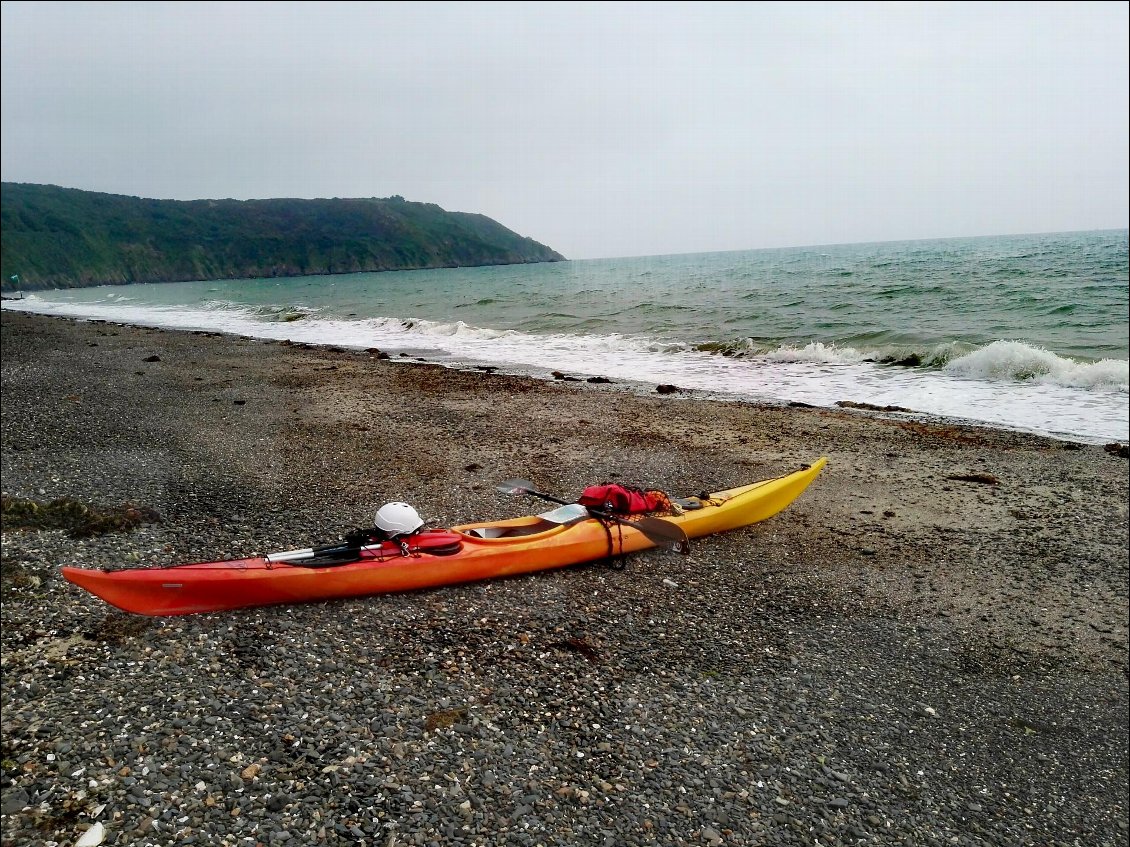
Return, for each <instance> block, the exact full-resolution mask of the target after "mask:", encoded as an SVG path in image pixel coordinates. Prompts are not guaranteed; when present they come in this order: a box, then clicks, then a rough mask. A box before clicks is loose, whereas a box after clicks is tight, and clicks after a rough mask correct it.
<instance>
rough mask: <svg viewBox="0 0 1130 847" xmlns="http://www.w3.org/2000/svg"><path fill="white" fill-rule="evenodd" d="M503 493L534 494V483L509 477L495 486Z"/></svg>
mask: <svg viewBox="0 0 1130 847" xmlns="http://www.w3.org/2000/svg"><path fill="white" fill-rule="evenodd" d="M495 488H497V489H498V490H499V491H501V492H502V493H503V494H534V493H535V492H534V484H533V483H532V482H528V481H526V480H524V479H508V480H506V481H505V482H500V483H499V484H498V485H496V486H495Z"/></svg>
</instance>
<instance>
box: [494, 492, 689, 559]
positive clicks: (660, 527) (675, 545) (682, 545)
mask: <svg viewBox="0 0 1130 847" xmlns="http://www.w3.org/2000/svg"><path fill="white" fill-rule="evenodd" d="M496 487H497V488H498V490H499V491H501V492H503V493H504V494H529V495H531V496H533V497H540V498H541V499H542V500H548V501H549V502H551V503H562V504H564V505H572V504H571V503H570V502H569V501H568V500H562V499H561V498H560V497H554V496H553V495H552V494H545V493H543V492H541V491H538V490H537V489H535V488H534V484H533V483H532V482H528V481H526V480H524V479H508V480H506V481H505V482H501V483H499V484H498V485H497V486H496ZM589 514H591V515H594V516H596V517H598V518H603V519H604V520H607V521H613V522H614V523H618V524H623V525H624V526H630V527H632V528H633V529H638V530H639V531H640V532H642V533H643V534H644V535H646V536H647V537H648V538H649V539H651V540H652V541H654V542H655V543H656V544H658V545H660V546H664V547H670V548H671V549H672V550H674V551H676V552H678V553H684V554H685V553H690V552H691V542H690V539H688V538H687V534H686V533H685V532H684V531H683V528H682V527H681V526H677V525H675V524H673V523H671V522H670V521H665V520H663V519H662V518H653V517H648V516H646V515H645V516H644V517H641V518H639V519H638V520H628V519H626V518H621V517H617V516H616V515H613V514H611V513H609V512H604V511H601V510H600V509H593V508H591V507H590V508H589Z"/></svg>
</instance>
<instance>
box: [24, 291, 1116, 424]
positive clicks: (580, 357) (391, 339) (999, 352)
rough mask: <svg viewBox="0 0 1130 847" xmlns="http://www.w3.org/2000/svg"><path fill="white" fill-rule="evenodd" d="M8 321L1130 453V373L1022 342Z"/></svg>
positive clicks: (400, 324) (104, 311) (42, 304)
mask: <svg viewBox="0 0 1130 847" xmlns="http://www.w3.org/2000/svg"><path fill="white" fill-rule="evenodd" d="M3 307H4V308H5V309H13V310H20V311H29V312H40V313H45V314H53V315H63V316H69V317H76V318H87V319H101V320H107V321H116V322H121V323H127V324H138V325H143V326H159V327H168V328H174V329H194V330H209V331H220V332H226V333H230V334H234V335H242V336H247V337H252V338H264V339H272V340H279V341H281V340H290V341H294V342H300V343H309V344H332V345H338V346H344V347H353V348H356V349H368V348H373V347H376V348H380V349H382V350H386V351H388V352H395V351H397V350H400V351H413V350H415V351H418V350H420V349H427V350H429V351H434V352H435V353H439V354H442V355H443V356H446V357H449V358H450V359H451V361H452V362H453V363H454V364H457V365H458V364H472V363H473V364H481V363H484V362H485V363H490V364H494V365H497V366H499V367H502V368H504V369H510V370H514V371H517V372H527V373H540V374H546V373H548V372H549V371H550V370H560V371H563V372H569V373H571V374H575V375H581V376H603V377H607V378H609V379H612V380H622V381H630V382H639V383H661V384H662V383H669V384H673V385H677V386H679V387H681V388H687V389H698V390H701V391H705V392H710V393H713V394H718V395H723V396H729V397H734V398H742V399H751V400H759V401H763V402H802V403H808V404H811V405H815V406H833V405H834V404H835V403H837V402H838V401H841V400H852V401H855V402H861V403H871V404H874V405H877V406H901V407H905V408H910V409H913V410H915V411H917V412H920V413H924V414H931V415H939V416H944V417H952V418H962V419H967V420H972V421H979V422H982V423H986V424H989V425H994V426H1001V427H1004V428H1008V429H1018V430H1022V431H1030V432H1036V433H1040V434H1045V435H1052V436H1056V437H1067V438H1075V439H1079V440H1085V441H1094V442H1098V443H1101V442H1103V441H1110V440H1121V441H1125V440H1130V437H1128V429H1130V412H1128V404H1127V387H1126V383H1127V376H1126V374H1127V363H1125V362H1115V361H1105V362H1098V363H1095V364H1084V363H1076V362H1073V361H1071V360H1069V359H1064V358H1062V357H1059V356H1056V355H1055V354H1052V353H1050V352H1048V351H1045V350H1040V349H1039V348H1035V347H1031V346H1029V345H1025V344H1021V343H1019V342H1006V341H1001V342H995V343H994V344H990V345H988V346H987V347H984V348H981V349H979V350H976V351H973V352H972V353H969V354H966V355H963V356H959V357H957V358H954V359H952V360H951V361H949V362H948V363H947V364H946V365H945V366H944V367H942V368H941V369H930V368H907V367H892V366H884V365H877V364H873V363H870V362H867V361H865V359H867V358H869V354H868V353H865V352H864V351H860V350H856V349H853V348H850V347H844V348H840V347H836V346H835V345H832V344H825V343H822V342H812V343H810V344H807V345H804V346H802V347H781V348H778V349H777V350H774V351H770V352H769V353H767V354H762V355H748V356H733V357H730V356H723V355H718V354H712V353H708V352H702V351H699V350H695V349H692V348H690V347H689V346H687V345H684V344H678V343H671V342H666V341H657V340H655V339H652V338H648V337H643V336H630V335H617V334H609V335H568V334H550V335H532V334H528V333H523V332H519V331H515V330H496V329H489V328H482V327H475V326H473V325H470V324H467V323H465V322H463V321H454V322H437V321H427V320H416V319H405V318H400V317H377V318H364V319H360V318H350V319H332V318H328V317H323V316H322V315H321V314H320V313H319V312H318V311H317V310H314V309H300V308H299V307H290V306H270V307H249V306H241V305H236V304H233V303H230V302H225V301H221V300H212V301H209V302H208V303H207V304H204V305H202V306H201V305H198V306H194V307H185V306H148V307H142V306H140V305H138V304H136V303H131V302H129V300H128V298H122V297H120V296H107V297H103V298H101V299H98V300H93V301H88V302H78V301H76V302H68V301H56V300H48V299H41V298H39V297H36V296H35V295H29V296H26V297H25V298H24V299H22V300H17V301H10V300H9V301H4V303H3ZM280 314H301V315H302V319H301V320H286V319H279V317H278V316H279V315H280Z"/></svg>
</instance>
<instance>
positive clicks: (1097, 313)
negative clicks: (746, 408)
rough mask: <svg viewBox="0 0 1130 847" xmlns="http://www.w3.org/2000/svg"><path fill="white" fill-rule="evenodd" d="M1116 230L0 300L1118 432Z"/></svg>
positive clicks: (81, 314)
mask: <svg viewBox="0 0 1130 847" xmlns="http://www.w3.org/2000/svg"><path fill="white" fill-rule="evenodd" d="M1128 290H1130V285H1128V258H1127V230H1125V229H1118V230H1102V231H1093V232H1068V233H1054V234H1038V235H1009V236H999V237H979V238H947V239H935V240H922V241H899V242H882V243H873V244H838V245H829V246H814V247H789V248H780V249H759V250H742V251H734V252H716V253H695V254H678V255H663V256H639V257H632V258H619V259H585V260H573V261H565V262H555V263H544V264H532V265H504V266H492V267H476V268H451V269H442V270H415V271H390V272H382V273H355V274H335V275H328V276H303V277H293V278H270V279H232V280H203V281H199V282H179V283H152V284H135V285H114V286H100V287H94V288H79V289H66V290H51V291H37V292H27V293H24V295H23V296H22V298H21V299H5V300H4V302H3V308H4V309H11V310H19V311H26V312H36V313H42V314H48V315H62V316H68V317H72V318H79V319H89V320H102V321H111V322H116V323H123V324H132V325H139V326H152V327H164V328H172V329H184V330H203V331H216V332H223V333H230V334H234V335H239V336H246V337H251V338H260V339H275V340H283V339H289V340H290V341H293V342H299V343H307V344H317V345H329V346H335V347H345V348H355V349H371V348H377V349H379V350H381V351H384V352H386V353H388V354H389V355H390V356H394V357H396V356H407V357H411V358H417V359H425V360H427V361H432V362H437V363H440V364H444V365H447V366H449V367H453V368H466V369H470V368H484V367H486V368H493V369H496V370H498V371H500V372H504V373H513V374H524V375H530V376H534V377H536V378H544V379H554V378H555V376H554V374H555V373H556V374H557V377H556V378H560V376H561V375H565V376H569V377H575V378H580V379H591V378H595V377H603V378H606V379H608V380H611V381H612V382H614V383H619V384H621V385H625V386H628V387H629V388H631V389H633V390H641V391H652V392H654V391H655V390H656V388H657V386H659V385H667V386H676V387H678V388H680V389H683V392H682V393H673V394H671V395H670V396H671V397H672V398H673V400H677V399H678V398H679V397H680V396H708V397H711V398H713V399H720V400H727V401H732V402H756V403H769V404H780V405H785V404H790V403H803V404H808V405H812V406H818V407H835V406H837V404H839V403H842V402H844V401H847V402H849V403H856V404H865V405H866V406H872V407H877V408H879V409H885V408H887V407H894V409H896V410H897V409H906V410H911V411H910V412H900V411H896V410H890V411H888V414H892V415H909V416H910V417H915V418H919V419H926V420H942V421H947V422H957V423H972V424H977V425H983V426H989V427H995V428H1000V429H1006V430H1016V431H1022V432H1030V433H1037V434H1040V435H1045V436H1050V437H1053V438H1057V439H1063V440H1071V441H1078V442H1084V443H1095V444H1101V443H1109V442H1112V441H1120V442H1124V443H1125V442H1127V441H1130V432H1128V428H1130V414H1128V397H1130V395H1128V383H1130V376H1128V362H1127V360H1128V352H1127V347H1128V338H1127V336H1128V327H1130V319H1128Z"/></svg>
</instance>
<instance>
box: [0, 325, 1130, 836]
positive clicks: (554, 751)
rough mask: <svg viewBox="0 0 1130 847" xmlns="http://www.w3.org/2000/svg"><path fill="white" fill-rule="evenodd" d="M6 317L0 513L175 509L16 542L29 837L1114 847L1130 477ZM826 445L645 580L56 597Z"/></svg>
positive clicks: (1061, 452)
mask: <svg viewBox="0 0 1130 847" xmlns="http://www.w3.org/2000/svg"><path fill="white" fill-rule="evenodd" d="M0 317H2V333H0V344H2V351H0V353H2V356H0V369H2V392H3V394H2V400H3V402H2V404H0V438H2V448H3V449H2V471H3V492H4V495H5V496H6V497H9V498H20V499H21V500H23V501H35V502H40V503H49V502H51V501H53V500H56V499H58V498H71V499H72V500H74V501H75V502H77V503H82V504H87V505H88V506H90V507H91V508H94V509H98V510H103V511H106V512H109V511H112V510H114V509H115V508H118V507H120V506H122V505H123V504H132V505H133V506H134V507H136V508H139V509H145V510H149V511H151V512H152V514H153V515H154V516H155V518H156V519H155V520H152V521H148V520H147V521H140V522H136V523H133V524H131V525H129V526H123V527H120V528H118V529H117V530H112V531H104V532H100V533H95V534H92V535H88V536H85V537H79V538H72V537H71V536H70V534H68V531H67V530H65V529H54V530H11V529H6V531H5V532H4V534H3V546H2V553H3V555H2V568H0V574H2V590H3V606H2V611H0V616H2V618H0V619H2V623H3V626H2V629H0V641H2V647H3V651H2V665H3V688H2V709H0V728H2V755H0V760H2V761H0V767H2V786H0V787H2V808H0V823H2V836H0V840H2V844H3V845H4V847H23V845H48V846H50V845H68V847H69V845H72V844H75V843H76V842H79V841H84V844H96V843H102V844H115V845H124V844H131V845H170V844H177V845H182V844H183V845H232V847H235V845H258V844H262V845H284V844H285V845H298V844H333V845H382V847H391V845H414V844H418V845H432V844H435V845H445V847H446V845H460V844H461V845H492V846H493V845H538V844H543V845H566V844H570V845H576V844H581V845H588V844H593V845H649V844H655V845H683V844H686V845H692V844H693V845H722V844H735V845H738V844H740V845H760V844H764V845H794V844H795V845H802V844H803V845H812V844H821V845H834V844H844V845H847V844H884V845H886V844H908V845H954V844H956V845H1010V847H1011V845H1076V844H1086V845H1098V847H1106V845H1121V844H1126V843H1127V838H1128V824H1127V808H1128V804H1127V769H1128V732H1127V723H1128V717H1130V707H1128V699H1130V698H1128V690H1127V689H1128V684H1127V608H1128V606H1127V595H1128V589H1127V583H1128V564H1127V552H1126V551H1127V542H1128V537H1127V536H1128V532H1127V498H1128V490H1127V488H1128V486H1127V465H1126V458H1125V453H1121V454H1120V453H1119V452H1118V451H1117V450H1110V449H1106V448H1104V447H1103V446H1102V445H1085V444H1075V443H1069V442H1061V441H1055V440H1051V439H1044V438H1038V437H1035V436H1028V435H1023V434H1018V433H1011V432H1005V431H999V430H991V429H982V428H977V427H965V426H952V425H944V424H940V423H930V422H924V421H921V420H915V419H914V418H913V417H909V416H905V415H900V414H898V413H894V414H881V413H880V411H876V410H867V409H852V408H840V409H807V408H787V407H770V406H758V405H750V404H736V403H720V402H714V401H709V400H705V399H701V398H699V397H696V396H694V395H693V393H686V392H671V393H666V394H661V393H659V392H656V394H655V395H652V396H644V395H640V394H638V393H634V392H631V391H627V390H624V389H623V387H621V386H616V385H604V384H587V383H579V382H575V381H572V380H566V379H558V380H554V381H552V382H547V381H539V380H534V379H527V378H520V377H512V376H506V375H501V374H497V373H495V374H491V373H482V372H473V371H455V370H450V369H446V368H443V367H440V366H438V365H434V364H428V363H421V362H408V361H398V360H396V359H395V358H394V359H389V358H382V357H381V356H380V355H379V354H377V353H376V352H375V351H345V350H336V349H328V348H308V349H301V348H298V347H296V346H294V345H284V344H278V343H268V342H259V341H254V340H249V339H239V338H231V337H223V336H218V335H215V334H207V333H192V332H167V331H160V330H154V329H145V328H138V327H128V326H121V325H115V324H107V323H99V322H81V321H72V320H67V319H58V318H48V317H42V316H33V315H25V314H20V313H13V312H3V313H2V316H0ZM821 455H826V456H828V458H829V464H828V468H827V469H826V470H825V472H824V473H823V474H821V476H820V477H819V478H818V479H817V480H816V482H815V483H814V484H813V486H812V487H811V488H810V489H809V490H808V491H807V492H806V493H805V494H804V495H802V497H801V498H800V499H799V500H798V501H797V502H796V503H794V504H793V505H792V506H791V507H790V508H789V509H787V510H786V511H785V512H783V513H781V514H780V515H778V516H777V517H775V518H773V519H771V520H769V521H767V522H765V523H763V524H759V525H757V526H755V527H752V528H750V529H747V530H742V531H739V532H734V533H729V534H727V535H724V536H718V537H716V538H710V539H701V540H699V541H697V542H696V543H695V544H694V546H693V549H692V552H691V554H690V555H689V556H677V555H671V554H666V553H662V552H652V553H647V554H641V555H637V556H634V557H632V558H631V559H630V560H629V562H628V565H627V567H626V568H625V569H624V570H616V569H613V568H609V567H607V566H606V565H603V564H594V565H590V566H581V567H575V568H569V569H566V570H562V571H555V572H549V573H542V574H533V575H530V576H527V577H521V578H515V579H510V580H497V581H492V582H485V583H476V584H471V585H463V586H452V587H448V588H443V589H437V590H433V591H425V592H416V593H410V594H403V595H394V596H386V597H370V598H359V599H355V600H349V601H339V602H333V603H317V604H295V605H292V606H279V607H271V608H263V609H250V610H244V611H237V612H227V613H217V614H209V615H195V616H185V617H177V618H144V617H137V616H131V615H126V614H123V613H120V612H117V611H116V610H114V609H112V608H111V607H108V606H107V605H105V604H104V603H102V602H101V601H99V600H97V599H96V598H94V597H92V596H90V595H87V594H85V593H84V592H82V591H81V590H79V589H77V588H75V587H74V586H72V585H70V584H69V583H66V582H65V581H63V580H62V579H61V578H60V577H59V573H58V569H59V566H60V565H62V564H75V565H80V566H86V567H120V566H122V565H123V564H135V565H138V566H147V565H167V564H174V563H177V562H183V561H190V560H207V559H215V558H221V557H227V556H238V555H250V554H253V553H261V552H265V551H268V550H272V549H288V548H292V547H295V546H303V545H305V544H308V543H318V542H321V541H330V540H336V539H337V538H339V537H340V536H341V534H342V532H343V531H344V530H345V529H347V528H349V527H351V526H356V525H362V524H365V523H368V522H369V521H370V520H371V515H372V511H373V510H374V509H375V507H376V506H377V505H379V504H380V503H381V502H384V501H386V500H391V499H398V500H400V499H403V500H407V501H408V502H411V503H413V504H414V505H415V506H416V507H417V508H418V509H419V510H420V512H421V513H422V514H423V515H424V516H425V517H426V518H427V519H428V521H429V523H431V524H432V525H437V526H442V525H451V524H456V523H461V522H467V521H472V520H477V519H481V518H488V517H505V516H511V515H518V514H525V513H529V512H531V511H537V510H538V505H537V504H536V503H531V502H527V501H524V500H522V499H516V498H514V497H508V496H507V495H504V494H501V493H499V492H497V491H496V490H495V486H494V483H495V482H497V481H500V480H503V479H507V478H514V477H520V478H526V479H531V480H533V481H535V482H536V483H537V484H538V485H539V487H540V488H542V489H543V490H548V491H553V492H556V493H560V494H562V495H564V496H570V495H575V494H576V493H579V491H580V490H581V489H582V488H583V487H584V486H585V485H588V484H593V483H596V482H602V481H608V480H613V481H621V482H627V483H639V484H646V485H648V486H649V487H657V488H662V489H664V490H667V491H670V492H672V493H673V494H680V495H681V494H688V493H697V492H698V491H704V490H707V491H708V490H718V489H720V488H725V487H729V486H731V485H737V484H741V483H744V482H749V481H753V480H755V479H761V478H768V477H772V476H776V475H779V474H780V473H782V472H785V471H788V470H792V469H795V468H796V467H798V466H800V465H801V464H806V463H808V462H811V461H813V460H814V459H815V458H817V457H818V456H821ZM149 511H147V512H146V514H149Z"/></svg>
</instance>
